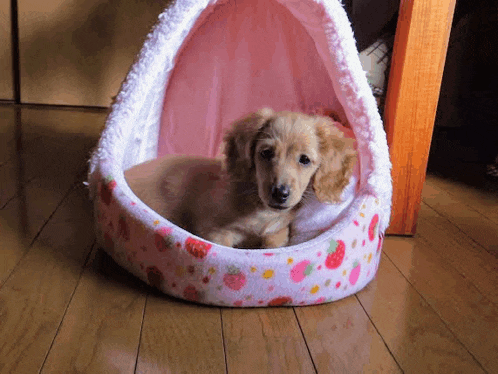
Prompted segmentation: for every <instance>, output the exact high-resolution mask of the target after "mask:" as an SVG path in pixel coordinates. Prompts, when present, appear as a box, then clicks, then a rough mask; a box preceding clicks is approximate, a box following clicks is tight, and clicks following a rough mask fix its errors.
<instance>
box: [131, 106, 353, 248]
mask: <svg viewBox="0 0 498 374" xmlns="http://www.w3.org/2000/svg"><path fill="white" fill-rule="evenodd" d="M223 148H224V151H223V153H224V160H221V159H208V158H202V157H195V156H167V157H163V158H160V159H156V160H152V161H149V162H147V163H144V164H141V165H137V166H135V167H134V168H132V169H130V170H128V171H127V172H126V173H125V177H126V178H127V181H128V184H129V185H130V187H131V189H132V190H133V191H134V192H135V194H136V195H137V196H138V197H139V198H140V199H141V200H142V201H143V202H144V203H146V204H147V205H149V206H150V207H151V208H152V209H154V210H155V211H156V212H158V213H159V214H161V215H163V216H164V217H165V218H167V219H169V220H170V221H172V222H173V223H175V224H177V225H178V226H180V227H183V228H184V229H186V230H188V231H189V232H191V233H193V234H195V235H198V236H200V237H202V238H204V239H207V240H209V241H212V242H215V243H218V244H222V245H226V246H231V247H238V248H275V247H281V246H285V245H286V244H288V241H289V225H290V223H291V221H292V219H293V217H294V215H295V212H296V210H297V209H298V208H299V206H300V205H301V201H302V198H303V194H310V193H313V191H314V193H315V195H316V197H317V199H318V200H319V201H323V202H329V203H332V202H339V201H340V197H341V193H342V190H343V189H344V188H345V187H346V186H347V185H348V181H349V178H350V176H351V173H352V170H353V167H354V164H355V162H356V151H355V148H354V140H352V139H350V138H346V137H344V134H343V132H341V131H340V130H339V129H338V128H337V127H336V126H334V122H333V121H332V120H331V119H330V118H328V117H321V116H308V115H304V114H301V113H292V112H274V111H273V110H271V109H262V110H260V111H258V112H256V113H253V114H251V115H249V116H247V117H245V118H243V119H241V120H239V121H237V122H236V123H235V124H234V125H233V126H232V128H231V129H230V130H229V131H228V133H227V134H226V136H225V138H224V147H223Z"/></svg>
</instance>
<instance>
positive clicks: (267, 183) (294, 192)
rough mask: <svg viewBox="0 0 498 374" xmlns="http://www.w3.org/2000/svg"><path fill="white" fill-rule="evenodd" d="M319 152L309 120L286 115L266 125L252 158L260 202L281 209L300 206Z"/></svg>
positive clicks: (273, 118) (318, 162)
mask: <svg viewBox="0 0 498 374" xmlns="http://www.w3.org/2000/svg"><path fill="white" fill-rule="evenodd" d="M319 150H320V144H319V139H318V136H317V135H316V132H315V121H314V119H312V118H311V117H305V116H303V115H298V114H295V113H288V114H285V115H284V114H281V115H277V116H275V117H272V118H271V119H269V120H268V121H267V122H265V124H264V125H263V127H262V128H261V129H260V131H258V134H257V135H256V137H255V143H254V154H253V155H252V157H253V162H254V167H255V172H256V181H257V184H258V194H259V197H260V199H261V200H262V201H263V202H264V203H265V204H266V205H267V206H269V207H271V208H273V209H280V210H285V209H289V208H292V207H294V206H295V205H296V204H297V203H299V201H300V200H301V197H302V195H303V193H304V191H305V190H306V187H308V184H309V181H310V179H311V177H312V176H313V175H314V174H315V172H316V171H317V169H318V166H319V165H320V161H321V160H320V154H319Z"/></svg>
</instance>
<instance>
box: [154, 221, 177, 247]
mask: <svg viewBox="0 0 498 374" xmlns="http://www.w3.org/2000/svg"><path fill="white" fill-rule="evenodd" d="M171 231H172V230H171V229H169V228H166V227H163V228H161V229H159V230H157V231H156V233H155V234H154V243H155V244H156V248H157V250H158V251H159V252H165V251H166V250H168V249H171V248H173V245H174V240H173V237H172V236H171V235H170V233H171Z"/></svg>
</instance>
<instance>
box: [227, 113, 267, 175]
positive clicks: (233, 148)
mask: <svg viewBox="0 0 498 374" xmlns="http://www.w3.org/2000/svg"><path fill="white" fill-rule="evenodd" d="M273 115H274V111H273V110H272V109H269V108H264V109H260V110H259V111H257V112H255V113H252V114H250V115H249V116H247V117H245V118H242V119H241V120H239V121H237V122H235V123H234V124H233V125H232V127H231V128H230V130H229V131H228V132H227V133H226V135H225V137H224V139H223V141H224V147H223V148H224V151H223V153H224V154H225V162H226V168H227V171H228V172H229V173H231V174H237V173H240V172H242V171H243V170H248V169H250V168H251V167H252V163H253V160H252V146H253V143H254V140H255V138H256V135H257V134H258V132H259V130H260V129H261V128H262V127H263V126H264V125H265V124H266V123H267V122H268V121H269V120H270V119H271V118H272V116H273Z"/></svg>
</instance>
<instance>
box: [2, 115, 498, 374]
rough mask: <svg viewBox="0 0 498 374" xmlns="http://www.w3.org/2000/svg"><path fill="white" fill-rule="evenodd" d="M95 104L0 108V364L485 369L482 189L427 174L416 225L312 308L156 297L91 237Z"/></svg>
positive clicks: (496, 282) (196, 369)
mask: <svg viewBox="0 0 498 374" xmlns="http://www.w3.org/2000/svg"><path fill="white" fill-rule="evenodd" d="M104 118H105V113H103V112H98V111H69V110H60V109H59V110H55V109H47V108H23V109H22V110H20V109H16V108H14V107H10V106H0V373H2V374H6V373H22V374H30V373H38V372H41V373H92V374H94V373H106V374H107V373H203V374H204V373H237V374H239V373H251V374H252V373H257V374H259V373H285V374H288V373H384V372H387V373H402V372H406V373H417V374H420V373H421V374H425V373H472V374H473V373H486V372H487V373H498V193H496V192H482V191H479V190H477V189H474V188H471V187H467V186H466V185H463V184H459V183H456V182H449V181H448V179H442V178H438V177H434V176H429V177H428V179H427V182H426V185H425V188H424V191H423V204H422V209H421V212H420V217H419V224H418V233H417V235H416V236H415V237H414V238H403V237H388V238H387V239H386V241H385V246H384V252H383V257H382V261H381V265H380V268H379V271H378V275H377V277H376V279H375V280H374V281H373V282H371V283H370V284H369V285H368V286H367V287H366V288H365V289H364V290H362V291H361V292H359V293H358V294H357V295H355V296H351V297H349V298H346V299H344V300H341V301H338V302H335V303H332V304H327V305H321V306H310V307H299V308H268V309H265V308H264V309H230V308H216V307H205V306H200V305H195V304H190V303H185V302H182V301H179V300H175V299H172V298H169V297H167V296H164V295H161V294H159V293H157V292H155V291H154V290H152V289H150V288H149V287H147V286H145V285H144V284H142V283H141V282H139V281H137V280H136V279H134V278H133V277H131V276H130V275H128V274H127V273H126V272H125V271H123V270H121V269H120V268H119V267H118V266H116V265H115V264H114V263H113V261H112V260H111V259H110V258H109V257H108V256H107V255H105V254H104V253H103V252H102V251H101V250H99V249H98V248H96V247H95V237H94V234H93V232H92V212H91V206H90V203H89V200H88V196H87V190H86V188H85V186H84V185H83V183H82V182H83V181H84V180H85V177H86V176H85V171H86V168H87V165H86V160H87V159H88V156H89V152H90V150H91V148H92V146H94V145H95V143H96V141H97V139H98V134H99V131H100V130H101V128H102V125H103V121H104Z"/></svg>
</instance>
